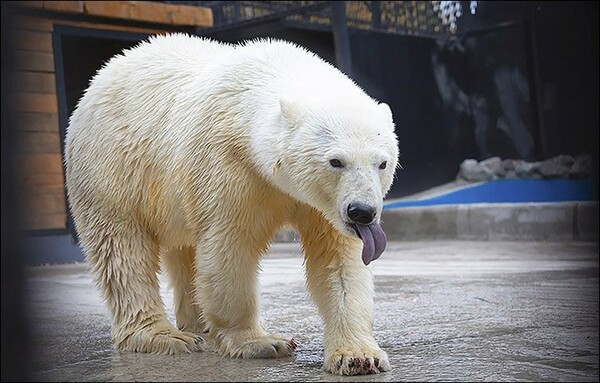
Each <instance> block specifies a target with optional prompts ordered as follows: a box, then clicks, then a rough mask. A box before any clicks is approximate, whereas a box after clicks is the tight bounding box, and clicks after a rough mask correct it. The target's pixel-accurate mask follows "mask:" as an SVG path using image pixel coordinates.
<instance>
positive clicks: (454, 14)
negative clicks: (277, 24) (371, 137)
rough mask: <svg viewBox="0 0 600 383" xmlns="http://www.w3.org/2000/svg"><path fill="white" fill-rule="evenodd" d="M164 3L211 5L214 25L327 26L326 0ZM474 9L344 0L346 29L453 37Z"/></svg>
mask: <svg viewBox="0 0 600 383" xmlns="http://www.w3.org/2000/svg"><path fill="white" fill-rule="evenodd" d="M165 2H166V3H176V4H186V5H196V6H204V7H210V8H211V9H212V10H213V18H214V27H215V28H223V27H235V26H236V25H240V26H241V25H243V24H245V23H248V22H251V21H258V20H260V19H264V18H267V17H280V18H282V19H284V20H286V21H290V22H294V23H304V24H308V25H312V26H315V25H316V26H321V27H325V28H328V27H330V26H331V2H329V1H165ZM465 5H468V6H469V10H470V12H471V13H475V10H476V9H477V1H470V2H461V1H346V19H347V25H348V28H355V29H368V30H374V31H379V32H384V33H396V34H402V35H410V36H420V37H429V38H435V39H440V40H452V39H454V38H456V35H457V24H458V20H459V19H460V17H461V16H462V15H463V14H464V13H465V10H464V7H465Z"/></svg>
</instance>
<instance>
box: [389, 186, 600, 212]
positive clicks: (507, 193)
mask: <svg viewBox="0 0 600 383" xmlns="http://www.w3.org/2000/svg"><path fill="white" fill-rule="evenodd" d="M569 201H597V192H596V189H595V186H594V182H593V181H592V180H589V179H585V180H571V179H553V180H493V181H488V182H484V183H482V184H477V185H475V186H465V187H464V188H462V189H459V190H454V191H451V192H448V193H445V194H442V195H438V196H435V197H431V198H427V199H419V200H404V201H391V202H387V203H384V205H383V208H384V210H389V209H396V208H403V207H414V206H435V205H457V204H473V203H535V202H569Z"/></svg>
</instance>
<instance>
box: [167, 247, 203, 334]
mask: <svg viewBox="0 0 600 383" xmlns="http://www.w3.org/2000/svg"><path fill="white" fill-rule="evenodd" d="M195 257H196V252H195V250H194V248H192V247H189V246H185V247H181V248H173V249H169V250H167V251H165V252H164V253H163V254H162V257H161V260H162V265H163V266H164V268H165V271H166V272H167V275H168V276H169V280H170V282H171V287H172V288H173V293H174V300H175V318H176V319H177V327H178V328H179V329H180V330H183V331H190V332H194V333H201V332H203V331H204V327H205V326H204V321H203V320H202V319H201V317H200V315H201V314H200V313H201V310H200V307H199V306H198V304H197V303H196V297H195V292H194V284H193V281H194V276H195V273H196V271H195V270H196V266H195V260H194V258H195Z"/></svg>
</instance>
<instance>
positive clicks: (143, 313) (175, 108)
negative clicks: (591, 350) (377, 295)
mask: <svg viewBox="0 0 600 383" xmlns="http://www.w3.org/2000/svg"><path fill="white" fill-rule="evenodd" d="M394 129H395V128H394V122H393V119H392V113H391V111H390V108H389V107H388V106H387V105H386V104H384V103H379V102H377V101H375V100H374V99H372V98H371V97H369V96H368V95H367V94H366V93H365V92H364V91H363V90H362V89H360V88H359V87H358V86H357V85H356V84H355V83H354V82H353V81H351V80H350V79H349V78H348V77H346V76H345V75H344V74H342V73H341V72H340V71H338V70H337V69H336V68H334V67H333V66H331V65H330V64H328V63H327V62H325V61H323V60H322V59H320V58H319V57H317V56H316V55H315V54H313V53H310V52H309V51H307V50H306V49H304V48H302V47H299V46H297V45H295V44H293V43H289V42H284V41H277V40H269V39H261V40H254V41H249V42H245V43H242V44H239V45H229V44H223V43H219V42H216V41H212V40H209V39H205V38H199V37H193V36H189V35H185V34H171V35H166V36H159V37H156V36H155V37H152V38H150V39H148V40H146V41H144V42H142V43H140V44H139V45H137V46H135V47H134V48H131V49H128V50H125V51H124V52H123V53H122V54H120V55H117V56H115V57H113V58H112V59H111V60H110V61H108V62H107V63H106V65H104V66H103V68H101V69H100V70H99V71H98V73H97V74H96V75H95V76H94V78H93V79H92V80H91V82H90V86H89V88H88V89H87V90H86V92H85V94H84V95H83V97H82V98H81V100H80V101H79V103H78V105H77V107H76V109H75V111H74V112H73V114H72V116H71V118H70V122H69V126H68V130H67V135H66V142H65V166H66V186H67V192H68V199H69V204H70V207H71V211H72V215H73V218H74V222H75V227H76V229H77V232H78V235H79V239H80V244H81V246H82V248H83V250H84V252H85V255H86V259H87V262H88V263H89V266H90V270H91V272H92V274H93V276H94V280H95V283H96V284H97V286H98V288H99V290H100V292H101V294H102V296H103V298H104V300H105V301H106V304H107V306H108V309H109V311H110V313H111V316H112V324H113V325H112V337H113V340H114V343H115V346H116V347H117V348H118V349H120V350H128V351H138V352H152V353H163V354H176V353H185V352H191V351H196V350H205V349H207V347H208V346H211V347H212V348H213V349H214V350H216V351H217V352H219V353H220V354H222V355H224V356H230V357H243V358H275V357H287V356H291V355H293V353H294V351H295V349H296V343H295V341H294V340H293V339H287V338H281V337H276V336H271V335H268V334H267V333H266V332H265V331H264V329H263V328H262V327H261V324H260V320H259V312H258V308H259V301H258V296H257V271H258V268H259V262H260V259H261V256H263V254H265V252H266V251H267V250H268V247H269V244H270V242H271V241H272V240H273V238H274V234H275V233H276V231H277V230H278V229H280V228H281V227H282V226H284V225H288V226H291V227H293V228H295V229H296V230H297V231H298V233H299V234H300V236H301V238H302V247H303V253H304V257H305V269H306V270H305V274H306V279H307V288H308V290H309V292H310V295H311V297H312V298H313V300H314V301H315V303H316V305H317V307H318V311H319V314H320V316H321V317H322V319H323V321H324V369H325V370H326V371H329V372H331V373H334V374H344V375H353V374H365V373H378V372H380V371H387V370H389V369H390V364H389V361H388V357H387V355H386V353H385V352H384V351H382V350H381V349H380V347H379V346H378V344H377V342H376V341H375V339H374V337H373V317H374V314H373V293H374V286H373V277H372V273H371V270H370V267H368V266H367V265H368V264H369V263H370V262H371V261H372V260H374V259H376V258H378V257H379V256H380V255H381V253H382V252H383V250H384V248H385V245H386V237H385V234H384V233H383V231H382V229H381V226H380V217H381V211H382V204H383V197H384V196H385V194H386V193H387V191H388V189H389V188H390V185H391V183H392V180H393V177H394V172H395V168H396V165H397V158H398V144H397V137H396V135H395V132H394ZM161 269H162V270H164V271H165V272H166V273H167V275H169V278H170V282H171V285H172V287H173V291H174V297H175V316H176V322H177V328H176V327H175V326H173V325H172V324H171V323H169V322H168V320H167V319H166V316H165V311H164V308H163V303H162V300H161V296H160V291H159V281H158V278H157V273H158V272H159V270H161ZM202 333H204V335H203V336H204V337H205V338H206V340H204V339H203V338H202V337H200V336H199V334H202Z"/></svg>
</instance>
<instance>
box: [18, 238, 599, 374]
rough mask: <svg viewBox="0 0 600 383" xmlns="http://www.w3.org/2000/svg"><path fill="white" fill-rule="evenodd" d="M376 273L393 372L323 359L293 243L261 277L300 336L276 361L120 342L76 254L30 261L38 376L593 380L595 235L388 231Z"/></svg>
mask: <svg viewBox="0 0 600 383" xmlns="http://www.w3.org/2000/svg"><path fill="white" fill-rule="evenodd" d="M373 271H374V274H375V281H376V282H375V284H376V301H375V304H376V320H375V338H376V339H377V340H378V341H379V344H380V346H381V347H382V348H383V349H384V350H386V351H387V352H388V354H389V357H390V362H391V364H392V367H393V370H392V371H391V372H388V373H383V374H380V375H369V376H359V377H340V376H333V375H330V374H328V373H325V372H323V371H322V370H321V365H322V361H323V350H322V329H323V326H322V323H321V321H320V319H319V317H318V315H317V311H316V309H315V308H314V306H313V305H312V304H311V302H310V300H309V299H308V297H307V293H306V289H305V287H304V279H303V271H302V258H301V255H300V250H299V248H298V245H297V244H276V245H274V247H273V249H272V251H271V253H270V254H269V255H268V256H267V257H266V258H265V260H264V262H263V273H262V275H261V298H262V308H263V310H262V315H263V318H264V320H265V324H266V327H267V330H268V331H270V332H273V333H277V334H283V335H287V336H293V337H294V338H295V339H296V340H297V341H298V343H299V346H298V350H297V353H296V355H295V357H293V358H288V359H280V360H241V359H227V358H222V357H220V356H218V355H217V354H215V353H213V352H204V353H195V354H191V355H179V356H157V355H148V354H132V353H121V352H118V351H115V350H113V348H112V344H111V340H110V321H109V317H108V314H107V311H106V309H105V307H104V305H103V303H102V301H101V299H100V298H99V296H98V294H97V292H96V289H95V288H94V287H93V285H92V281H91V277H90V275H89V274H88V272H87V271H86V269H85V266H84V265H83V264H70V265H59V266H40V267H29V268H28V269H27V277H28V278H27V281H28V284H27V295H28V302H29V307H30V308H29V316H30V321H31V323H32V325H33V330H32V334H31V335H32V339H33V342H34V343H33V348H34V351H35V353H34V356H33V360H32V365H33V374H32V379H33V380H35V381H434V380H438V381H439V380H442V381H598V342H599V338H598V318H599V314H598V295H599V293H598V243H597V242H596V243H594V242H555V243H547V242H545V243H543V242H468V241H438V242H390V243H388V249H387V250H386V252H385V253H384V254H383V255H382V257H381V258H380V259H379V260H377V261H375V262H373ZM164 285H165V284H164V283H163V286H164ZM163 293H164V294H163V295H164V298H165V303H166V304H167V309H168V313H169V317H170V319H171V320H173V319H174V318H173V310H172V305H171V303H172V296H171V293H170V291H169V290H168V289H167V288H166V286H165V287H164V288H163Z"/></svg>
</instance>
